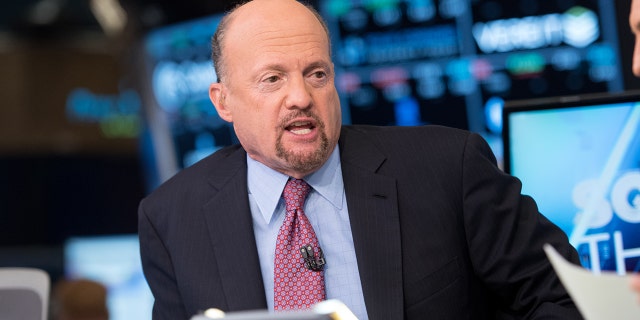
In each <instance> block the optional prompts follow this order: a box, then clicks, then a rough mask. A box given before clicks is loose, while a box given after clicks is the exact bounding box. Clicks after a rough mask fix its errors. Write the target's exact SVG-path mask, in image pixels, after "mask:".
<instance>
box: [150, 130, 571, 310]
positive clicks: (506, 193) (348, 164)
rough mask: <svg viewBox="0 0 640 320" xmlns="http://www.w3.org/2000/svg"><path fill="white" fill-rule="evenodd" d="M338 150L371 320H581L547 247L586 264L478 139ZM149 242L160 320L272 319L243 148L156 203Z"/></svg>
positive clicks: (459, 135) (374, 133)
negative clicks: (232, 314) (201, 316)
mask: <svg viewBox="0 0 640 320" xmlns="http://www.w3.org/2000/svg"><path fill="white" fill-rule="evenodd" d="M339 147H340V155H341V165H342V172H343V179H344V187H345V191H346V197H347V205H348V210H349V217H350V220H351V229H352V232H353V238H354V246H355V250H356V255H357V261H358V269H359V271H360V277H361V282H362V289H363V292H364V300H365V303H366V307H367V312H368V314H369V317H370V318H371V319H384V320H388V319H427V318H428V319H456V320H460V319H579V318H580V315H579V314H578V311H577V310H576V308H575V306H574V305H573V303H572V301H571V299H570V298H569V296H568V295H567V293H566V291H565V290H564V288H563V287H562V285H561V284H560V282H559V280H558V278H557V277H556V275H555V273H554V272H553V269H552V267H551V266H550V264H549V263H548V261H547V259H546V257H545V254H544V252H543V250H542V246H543V244H544V243H550V244H552V245H553V246H554V247H555V248H556V249H557V250H558V251H559V252H560V253H562V254H563V255H564V256H565V257H566V258H568V259H569V260H571V261H573V262H576V263H577V253H576V251H575V250H574V249H573V247H571V245H570V244H569V243H568V241H567V237H566V235H565V234H564V233H563V232H562V231H561V230H560V229H559V228H557V227H556V226H555V225H553V224H552V223H551V222H549V221H548V220H547V219H546V218H545V217H544V216H543V215H541V214H540V213H539V212H538V209H537V207H536V204H535V202H534V201H533V200H532V199H531V198H530V197H528V196H523V195H521V193H520V192H521V183H520V181H518V180H517V179H515V178H513V177H511V176H509V175H507V174H504V173H503V172H502V171H501V170H500V169H499V168H498V167H497V166H496V160H495V157H494V155H493V154H492V152H491V150H490V148H489V147H488V145H487V144H486V142H485V141H484V140H483V139H482V138H481V137H480V136H479V135H477V134H473V133H469V132H466V131H462V130H457V129H451V128H444V127H439V126H423V127H373V126H345V127H343V128H342V132H341V136H340V141H339ZM139 234H140V242H141V255H142V263H143V267H144V272H145V276H146V278H147V280H148V282H149V285H150V287H151V289H152V291H153V293H154V296H155V305H154V310H153V313H154V319H156V320H157V319H170V320H176V319H188V318H189V317H190V316H192V315H194V314H196V313H197V312H198V311H201V310H204V309H207V308H211V307H215V308H219V309H222V310H224V311H238V310H252V309H265V308H266V307H267V304H266V299H265V294H264V287H263V281H262V276H261V272H260V265H259V263H258V254H257V249H256V244H255V238H254V234H253V227H252V221H251V213H250V209H249V201H248V196H247V170H246V153H245V151H244V150H243V149H242V148H241V147H240V146H231V147H227V148H225V149H222V150H220V151H218V152H216V153H215V154H213V155H212V156H210V157H208V158H206V159H204V160H202V161H201V162H199V163H197V164H195V165H194V166H192V167H190V168H187V169H185V170H182V171H181V172H180V173H178V174H177V175H176V176H174V177H173V178H172V179H170V180H169V181H168V182H166V183H165V184H163V185H162V186H160V187H159V188H158V189H157V190H155V191H154V192H153V193H152V194H151V195H149V196H148V197H147V198H146V199H144V200H143V201H142V202H141V204H140V209H139Z"/></svg>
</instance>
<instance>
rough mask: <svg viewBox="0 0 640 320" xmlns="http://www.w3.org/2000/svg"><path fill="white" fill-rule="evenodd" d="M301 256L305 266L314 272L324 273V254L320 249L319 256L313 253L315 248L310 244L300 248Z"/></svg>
mask: <svg viewBox="0 0 640 320" xmlns="http://www.w3.org/2000/svg"><path fill="white" fill-rule="evenodd" d="M300 255H302V259H303V260H304V266H305V267H306V268H307V269H309V270H312V271H322V268H323V267H324V265H325V263H326V262H325V260H324V254H323V253H322V249H321V248H320V247H318V256H317V257H316V256H315V254H314V253H313V247H312V246H311V245H310V244H307V245H304V246H302V247H300Z"/></svg>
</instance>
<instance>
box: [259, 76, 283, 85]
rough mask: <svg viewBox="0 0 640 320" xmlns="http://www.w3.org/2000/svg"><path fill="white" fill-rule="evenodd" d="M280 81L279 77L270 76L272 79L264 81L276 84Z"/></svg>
mask: <svg viewBox="0 0 640 320" xmlns="http://www.w3.org/2000/svg"><path fill="white" fill-rule="evenodd" d="M278 79H280V78H279V77H278V76H270V77H266V78H265V79H264V80H263V81H264V82H268V83H274V82H276V81H278Z"/></svg>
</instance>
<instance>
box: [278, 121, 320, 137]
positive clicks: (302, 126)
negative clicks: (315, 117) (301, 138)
mask: <svg viewBox="0 0 640 320" xmlns="http://www.w3.org/2000/svg"><path fill="white" fill-rule="evenodd" d="M314 128H315V125H314V124H313V123H311V121H296V122H294V123H292V124H290V125H289V126H287V127H286V128H285V129H286V130H287V131H289V132H291V133H293V134H297V135H303V134H308V133H310V132H311V130H313V129H314Z"/></svg>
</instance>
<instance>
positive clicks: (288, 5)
mask: <svg viewBox="0 0 640 320" xmlns="http://www.w3.org/2000/svg"><path fill="white" fill-rule="evenodd" d="M316 22H317V24H315V23H316ZM309 25H315V26H316V27H317V26H319V27H321V28H322V31H323V33H324V35H325V37H326V45H327V50H329V56H330V55H331V43H330V40H329V30H328V28H327V25H326V23H325V22H324V20H323V19H322V17H321V16H320V14H319V13H318V12H317V11H316V10H315V9H314V8H313V7H312V6H310V5H306V4H303V3H300V2H298V1H295V0H253V1H248V2H245V3H243V4H240V5H238V6H236V7H235V8H234V9H232V10H231V11H230V12H229V13H227V14H226V15H225V16H224V17H223V18H222V20H221V21H220V24H219V25H218V28H217V30H216V32H215V34H214V35H213V38H212V41H211V52H212V53H211V58H212V60H213V65H214V68H215V70H216V73H217V75H218V82H221V81H222V79H224V78H226V76H227V74H228V72H229V70H227V69H228V68H227V66H226V63H225V61H224V60H225V54H227V53H226V52H225V50H226V49H227V39H233V40H234V41H238V42H244V41H249V40H250V38H251V37H252V36H255V35H256V34H258V33H266V32H272V33H278V32H286V31H291V30H299V29H300V28H301V27H306V26H309ZM244 43H245V44H250V42H248V43H247V42H244Z"/></svg>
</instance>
